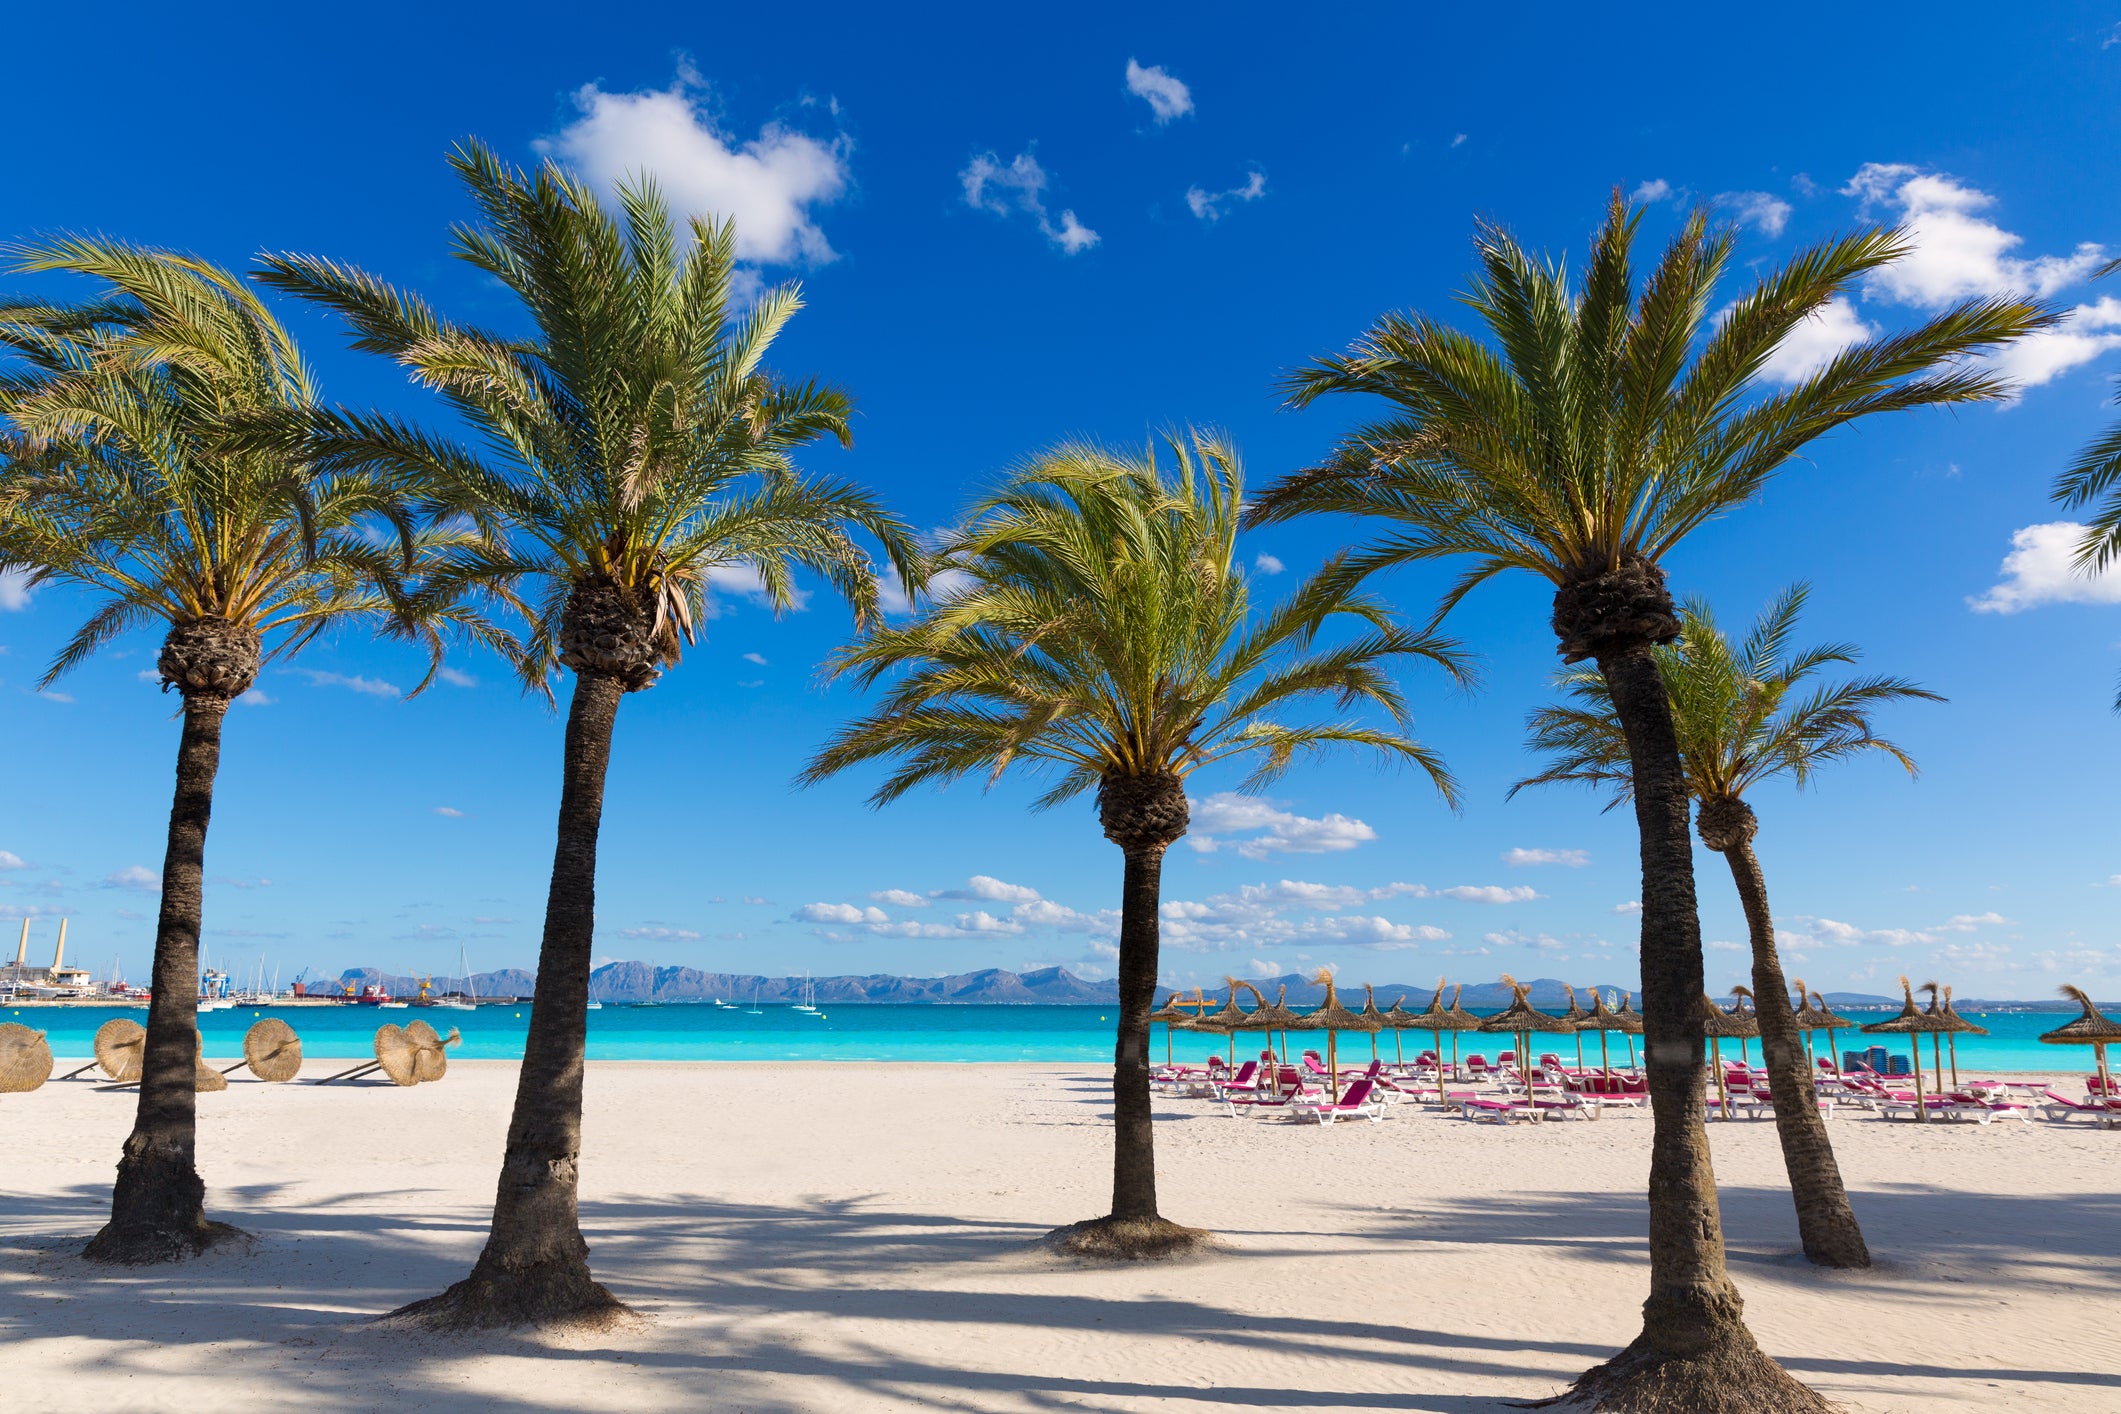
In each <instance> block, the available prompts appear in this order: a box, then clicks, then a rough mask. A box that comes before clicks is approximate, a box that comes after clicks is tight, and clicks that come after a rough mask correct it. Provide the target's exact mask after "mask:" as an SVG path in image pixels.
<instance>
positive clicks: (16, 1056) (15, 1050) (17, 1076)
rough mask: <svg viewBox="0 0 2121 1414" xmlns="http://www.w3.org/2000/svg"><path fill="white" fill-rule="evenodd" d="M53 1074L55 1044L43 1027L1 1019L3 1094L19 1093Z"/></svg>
mask: <svg viewBox="0 0 2121 1414" xmlns="http://www.w3.org/2000/svg"><path fill="white" fill-rule="evenodd" d="M51 1078H52V1048H51V1046H50V1045H49V1044H47V1043H46V1042H45V1039H44V1033H43V1032H42V1031H33V1030H31V1029H30V1028H29V1027H27V1026H24V1025H23V1024H22V1023H20V1022H18V1021H0V1095H20V1094H24V1093H26V1092H28V1091H31V1090H34V1089H36V1088H37V1087H38V1086H40V1085H42V1084H43V1083H44V1082H45V1081H47V1080H49V1079H51Z"/></svg>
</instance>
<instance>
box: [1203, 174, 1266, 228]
mask: <svg viewBox="0 0 2121 1414" xmlns="http://www.w3.org/2000/svg"><path fill="white" fill-rule="evenodd" d="M1266 194H1267V174H1266V173H1265V172H1262V171H1260V170H1259V169H1258V168H1256V167H1255V168H1253V169H1252V170H1251V171H1250V172H1248V173H1246V174H1245V180H1244V182H1243V184H1242V185H1240V186H1234V187H1231V188H1229V189H1228V190H1227V191H1213V192H1211V191H1208V190H1206V189H1205V188H1202V187H1187V188H1186V208H1187V209H1188V210H1190V211H1191V212H1192V213H1193V214H1194V215H1195V216H1197V217H1198V218H1200V219H1201V220H1203V221H1220V220H1222V218H1223V207H1224V206H1226V205H1227V204H1228V203H1230V202H1233V201H1257V200H1259V199H1260V198H1261V197H1263V196H1265V195H1266Z"/></svg>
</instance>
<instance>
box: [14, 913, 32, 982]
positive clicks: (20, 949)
mask: <svg viewBox="0 0 2121 1414" xmlns="http://www.w3.org/2000/svg"><path fill="white" fill-rule="evenodd" d="M28 969H29V920H28V919H27V918H25V919H23V920H22V941H21V942H19V943H17V944H16V945H15V975H16V976H18V977H19V976H21V975H22V973H24V972H25V971H27V970H28Z"/></svg>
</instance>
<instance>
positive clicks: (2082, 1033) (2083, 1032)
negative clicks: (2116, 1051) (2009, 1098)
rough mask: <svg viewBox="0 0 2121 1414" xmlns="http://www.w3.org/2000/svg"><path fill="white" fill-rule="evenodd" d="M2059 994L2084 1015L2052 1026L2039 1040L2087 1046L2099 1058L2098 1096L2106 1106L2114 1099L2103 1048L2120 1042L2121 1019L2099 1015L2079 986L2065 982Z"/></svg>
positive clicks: (2111, 1075) (2111, 1076)
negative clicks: (2080, 1008)
mask: <svg viewBox="0 0 2121 1414" xmlns="http://www.w3.org/2000/svg"><path fill="white" fill-rule="evenodd" d="M2062 995H2063V996H2065V997H2068V998H2069V999H2070V1000H2071V1001H2073V1002H2075V1003H2076V1004H2077V1005H2078V1006H2081V1007H2083V1008H2084V1015H2082V1016H2080V1017H2078V1018H2077V1019H2076V1020H2075V1021H2072V1022H2070V1023H2068V1024H2067V1025H2064V1026H2058V1027H2056V1028H2055V1029H2054V1030H2052V1031H2050V1032H2048V1033H2047V1034H2046V1035H2044V1036H2042V1037H2041V1038H2040V1039H2041V1040H2042V1041H2045V1042H2046V1043H2047V1044H2048V1045H2050V1046H2090V1047H2091V1048H2092V1054H2093V1055H2095V1056H2097V1057H2098V1060H2099V1098H2100V1099H2101V1100H2102V1101H2105V1102H2106V1103H2107V1104H2109V1105H2110V1104H2112V1103H2113V1100H2114V1078H2113V1073H2112V1072H2111V1071H2109V1070H2108V1069H2107V1068H2106V1048H2107V1046H2109V1045H2111V1044H2112V1043H2113V1042H2116V1041H2121V1021H2115V1020H2114V1019H2113V1018H2111V1017H2108V1016H2104V1015H2101V1014H2100V1011H2099V1009H2098V1008H2097V1007H2095V1006H2093V1005H2092V999H2091V998H2090V997H2088V996H2086V995H2084V990H2083V989H2082V988H2081V987H2071V986H2068V985H2065V986H2064V987H2063V988H2062Z"/></svg>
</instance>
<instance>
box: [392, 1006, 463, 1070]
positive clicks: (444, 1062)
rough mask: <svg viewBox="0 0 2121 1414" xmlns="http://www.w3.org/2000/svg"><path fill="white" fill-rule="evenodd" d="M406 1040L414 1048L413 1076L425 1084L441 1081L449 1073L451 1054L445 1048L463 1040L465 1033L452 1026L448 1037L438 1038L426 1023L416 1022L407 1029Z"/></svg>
mask: <svg viewBox="0 0 2121 1414" xmlns="http://www.w3.org/2000/svg"><path fill="white" fill-rule="evenodd" d="M405 1038H406V1039H407V1040H408V1041H410V1042H412V1044H413V1046H414V1053H413V1076H414V1078H415V1079H417V1080H420V1081H422V1082H425V1081H429V1080H440V1079H441V1078H442V1077H443V1076H444V1075H445V1074H447V1073H448V1071H449V1054H448V1052H447V1051H446V1050H445V1049H444V1048H445V1047H448V1046H454V1045H456V1044H457V1043H458V1042H459V1041H461V1040H463V1039H464V1033H463V1032H461V1031H459V1030H457V1028H456V1027H454V1026H452V1027H450V1028H449V1034H448V1035H447V1036H437V1035H436V1034H435V1029H434V1028H433V1027H432V1026H429V1025H428V1024H427V1023H426V1022H425V1021H415V1022H413V1023H412V1024H411V1025H410V1026H407V1027H406V1028H405Z"/></svg>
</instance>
